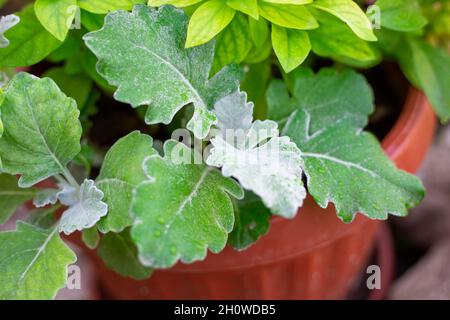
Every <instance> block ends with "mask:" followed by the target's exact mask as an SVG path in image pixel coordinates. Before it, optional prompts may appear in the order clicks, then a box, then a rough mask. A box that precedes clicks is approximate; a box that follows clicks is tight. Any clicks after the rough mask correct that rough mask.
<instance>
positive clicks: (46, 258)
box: [0, 222, 76, 300]
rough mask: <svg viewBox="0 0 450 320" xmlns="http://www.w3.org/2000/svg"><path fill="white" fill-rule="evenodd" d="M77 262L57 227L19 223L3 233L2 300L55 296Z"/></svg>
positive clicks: (0, 262)
mask: <svg viewBox="0 0 450 320" xmlns="http://www.w3.org/2000/svg"><path fill="white" fill-rule="evenodd" d="M75 261H76V256H75V254H74V253H73V252H72V250H70V249H69V247H68V246H67V245H66V244H65V243H64V242H63V241H62V240H61V238H60V237H59V234H58V232H57V229H56V228H53V229H48V230H44V229H40V228H38V227H35V226H32V225H30V224H27V223H24V222H18V223H17V229H16V230H15V231H8V232H1V233H0V283H1V285H0V299H1V300H5V299H8V300H22V299H24V300H36V299H53V298H54V297H55V295H56V293H57V292H58V290H59V289H61V288H63V287H64V286H65V285H66V279H67V268H68V266H69V265H70V264H73V263H75Z"/></svg>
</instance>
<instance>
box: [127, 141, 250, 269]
mask: <svg viewBox="0 0 450 320" xmlns="http://www.w3.org/2000/svg"><path fill="white" fill-rule="evenodd" d="M164 151H165V156H164V158H162V157H160V156H159V155H156V154H155V155H153V156H150V157H148V158H147V159H146V160H145V161H144V170H145V172H146V174H147V176H148V178H147V180H146V181H144V182H142V183H141V184H140V185H139V186H138V187H137V188H136V189H135V191H134V194H133V202H132V207H131V212H132V215H133V217H134V219H135V220H134V224H133V226H132V229H131V237H132V239H133V241H134V242H135V244H136V245H137V247H138V251H139V260H140V261H141V263H142V264H143V265H145V266H149V267H150V266H151V267H155V268H169V267H171V266H173V265H174V264H175V263H177V262H178V261H179V260H181V261H182V262H184V263H191V262H194V261H197V260H203V259H204V258H205V257H206V254H207V249H208V248H209V249H210V250H211V251H212V252H214V253H218V252H220V251H221V250H222V249H223V248H224V247H225V245H226V242H227V239H228V234H229V233H230V232H231V231H232V229H233V223H234V213H233V204H232V202H231V197H234V198H242V197H243V191H242V189H241V187H240V186H239V184H238V183H237V182H236V181H234V180H232V179H229V178H225V177H223V176H222V175H221V174H220V172H219V171H218V170H216V169H214V168H211V167H207V166H205V165H203V164H193V163H190V162H187V163H186V162H185V160H190V159H191V157H192V156H193V154H192V150H191V149H188V148H187V147H186V146H185V145H183V144H181V143H179V142H176V141H174V140H169V141H167V142H166V143H165V146H164ZM183 155H184V156H183Z"/></svg>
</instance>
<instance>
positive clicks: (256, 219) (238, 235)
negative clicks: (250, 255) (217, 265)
mask: <svg viewBox="0 0 450 320" xmlns="http://www.w3.org/2000/svg"><path fill="white" fill-rule="evenodd" d="M234 216H235V222H234V228H233V232H232V233H231V234H230V237H229V239H228V243H230V244H231V245H232V246H233V248H235V249H236V250H245V249H247V248H248V247H250V246H251V245H252V244H253V243H255V242H256V241H257V240H258V239H259V238H260V237H261V236H263V235H265V234H266V233H267V232H268V231H269V226H270V223H269V219H270V217H271V214H270V210H269V209H267V208H266V207H265V206H264V203H263V202H262V201H261V199H260V198H259V197H258V196H256V195H255V194H254V193H252V192H246V194H245V198H244V199H242V200H239V201H237V202H236V204H235V206H234Z"/></svg>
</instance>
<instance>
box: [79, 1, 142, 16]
mask: <svg viewBox="0 0 450 320" xmlns="http://www.w3.org/2000/svg"><path fill="white" fill-rule="evenodd" d="M144 2H145V1H144V0H78V6H79V7H80V8H81V9H84V10H86V11H89V12H92V13H97V14H104V13H108V12H111V11H116V10H131V8H133V5H135V4H139V3H144Z"/></svg>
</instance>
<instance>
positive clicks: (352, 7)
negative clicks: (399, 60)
mask: <svg viewBox="0 0 450 320" xmlns="http://www.w3.org/2000/svg"><path fill="white" fill-rule="evenodd" d="M377 4H378V2H377ZM311 5H312V6H313V7H315V8H317V9H320V10H323V11H326V12H328V13H330V14H332V15H334V16H336V17H338V18H339V19H341V20H342V21H344V22H345V23H346V24H347V25H348V26H349V27H350V29H352V30H353V32H354V33H355V34H356V35H357V36H358V37H359V38H361V39H363V40H366V41H376V40H377V38H376V37H375V35H374V34H373V30H372V24H371V22H370V20H369V19H368V18H367V16H366V14H365V13H364V11H362V10H361V8H360V7H359V6H358V4H356V3H355V2H354V1H353V0H315V1H314V2H313V3H312V4H311ZM382 18H384V17H382Z"/></svg>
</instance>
